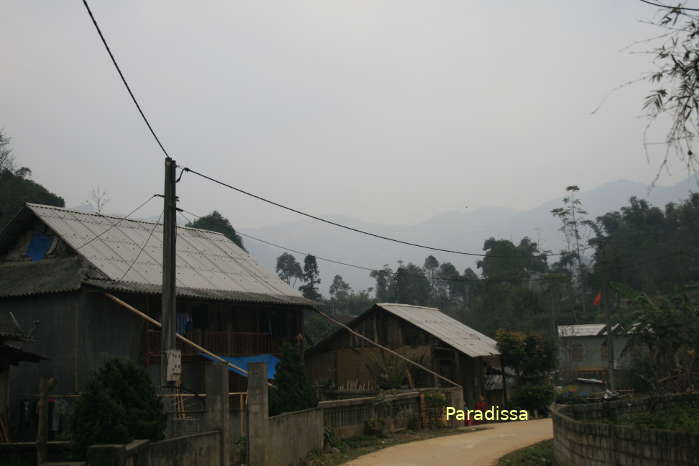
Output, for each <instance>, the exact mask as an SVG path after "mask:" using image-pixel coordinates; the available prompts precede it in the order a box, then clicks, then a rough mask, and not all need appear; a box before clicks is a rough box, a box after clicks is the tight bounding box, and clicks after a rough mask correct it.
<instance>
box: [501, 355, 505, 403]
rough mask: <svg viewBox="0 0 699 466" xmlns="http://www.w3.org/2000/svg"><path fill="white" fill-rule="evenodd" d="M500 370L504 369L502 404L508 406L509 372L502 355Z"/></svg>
mask: <svg viewBox="0 0 699 466" xmlns="http://www.w3.org/2000/svg"><path fill="white" fill-rule="evenodd" d="M500 370H501V371H502V406H503V408H507V373H506V372H505V363H504V362H503V361H502V355H500Z"/></svg>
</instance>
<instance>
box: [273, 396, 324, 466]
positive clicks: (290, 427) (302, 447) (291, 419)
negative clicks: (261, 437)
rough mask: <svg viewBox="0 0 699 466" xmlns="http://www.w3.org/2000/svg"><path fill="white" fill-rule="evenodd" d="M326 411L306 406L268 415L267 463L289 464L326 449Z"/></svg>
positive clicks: (280, 465)
mask: <svg viewBox="0 0 699 466" xmlns="http://www.w3.org/2000/svg"><path fill="white" fill-rule="evenodd" d="M323 432H324V430H323V410H322V409H320V408H313V409H306V410H304V411H296V412H293V413H283V414H280V415H278V416H273V417H270V418H269V424H268V430H267V435H268V445H267V455H268V456H267V464H269V465H275V466H287V465H294V464H297V463H298V461H299V460H300V459H301V458H303V457H304V456H306V454H308V452H310V451H312V450H320V449H322V448H323Z"/></svg>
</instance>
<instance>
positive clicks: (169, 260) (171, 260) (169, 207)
mask: <svg viewBox="0 0 699 466" xmlns="http://www.w3.org/2000/svg"><path fill="white" fill-rule="evenodd" d="M176 169H177V163H175V161H174V160H173V159H171V158H169V157H168V158H166V159H165V202H164V207H163V214H164V215H163V217H164V220H163V289H162V308H161V314H160V315H161V318H160V321H161V323H162V329H161V331H160V350H161V357H160V385H161V390H162V392H163V394H167V393H168V392H169V391H170V389H169V387H170V386H171V385H172V383H173V382H176V381H178V380H179V375H180V372H181V369H180V368H181V358H180V354H179V351H177V349H176V346H175V341H176V337H175V332H176V326H175V322H176V320H175V304H176V295H175V270H176V268H175V251H176V249H175V246H176V244H175V243H176V240H177V223H176V216H177V210H176V209H177V195H176V183H177V181H176V179H175V172H176Z"/></svg>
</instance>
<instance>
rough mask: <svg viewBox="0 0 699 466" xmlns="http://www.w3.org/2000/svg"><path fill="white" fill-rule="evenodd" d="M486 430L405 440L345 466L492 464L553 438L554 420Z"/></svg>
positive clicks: (518, 423) (516, 423) (535, 421)
mask: <svg viewBox="0 0 699 466" xmlns="http://www.w3.org/2000/svg"><path fill="white" fill-rule="evenodd" d="M483 427H487V428H486V429H484V430H478V431H476V432H467V433H464V434H462V435H449V436H446V437H438V438H433V439H429V440H423V441H420V442H412V443H405V444H403V445H396V446H394V447H390V448H386V449H383V450H379V451H377V452H374V453H370V454H368V455H364V456H361V457H359V458H357V459H355V460H352V461H350V462H349V463H345V466H454V465H468V466H491V465H495V464H497V461H498V458H500V457H501V456H503V455H505V454H507V453H509V452H511V451H514V450H518V449H520V448H524V447H526V446H528V445H531V444H533V443H536V442H540V441H542V440H546V439H550V438H551V437H553V430H552V426H551V419H537V420H534V421H526V422H507V423H500V424H489V425H487V426H483Z"/></svg>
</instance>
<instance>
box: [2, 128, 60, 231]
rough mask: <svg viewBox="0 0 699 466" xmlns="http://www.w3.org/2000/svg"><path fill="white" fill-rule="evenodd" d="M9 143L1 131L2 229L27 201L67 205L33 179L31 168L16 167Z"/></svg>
mask: <svg viewBox="0 0 699 466" xmlns="http://www.w3.org/2000/svg"><path fill="white" fill-rule="evenodd" d="M9 143H10V141H9V138H7V137H6V136H4V135H3V134H2V133H0V230H2V229H3V228H4V227H5V225H7V223H9V221H10V220H12V218H13V217H14V216H15V215H17V212H19V211H20V209H21V208H22V206H24V203H25V202H36V203H39V204H48V205H54V206H58V207H64V206H65V202H64V201H63V198H62V197H60V196H57V195H55V194H53V193H52V192H50V191H49V190H47V189H46V188H44V187H43V186H42V185H40V184H39V183H36V182H34V181H32V179H31V175H32V171H31V170H30V169H29V168H27V167H21V168H15V164H14V160H13V157H12V154H11V150H10V147H9Z"/></svg>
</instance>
